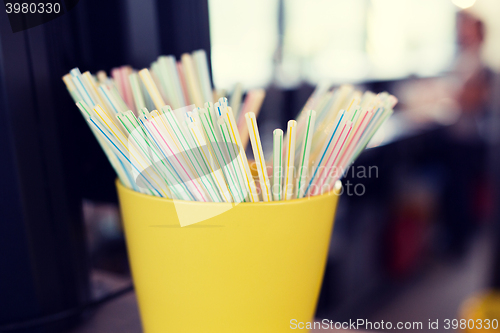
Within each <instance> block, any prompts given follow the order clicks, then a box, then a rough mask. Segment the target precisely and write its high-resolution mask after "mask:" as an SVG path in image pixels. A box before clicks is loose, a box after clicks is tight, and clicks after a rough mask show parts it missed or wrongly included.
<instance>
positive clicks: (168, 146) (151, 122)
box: [148, 119, 207, 202]
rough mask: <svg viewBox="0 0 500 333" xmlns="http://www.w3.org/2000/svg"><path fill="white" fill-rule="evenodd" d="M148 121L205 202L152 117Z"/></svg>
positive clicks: (205, 200)
mask: <svg viewBox="0 0 500 333" xmlns="http://www.w3.org/2000/svg"><path fill="white" fill-rule="evenodd" d="M148 123H150V124H151V125H153V127H154V129H155V130H156V132H157V133H158V135H159V136H160V138H161V139H162V140H163V142H164V143H165V145H166V146H167V148H168V150H170V153H171V154H172V156H173V157H174V158H175V160H176V161H177V163H178V164H179V165H180V166H181V168H182V170H183V171H184V173H185V174H186V176H188V178H189V180H190V181H191V183H192V184H193V185H194V187H195V188H196V191H197V192H198V193H199V194H200V196H201V198H202V199H203V201H204V202H207V199H206V198H205V196H204V195H203V193H202V192H201V191H200V189H199V188H198V186H197V185H196V182H195V181H194V180H193V179H192V178H191V176H190V175H189V173H188V172H187V171H186V169H184V166H183V165H182V163H181V161H179V159H178V158H177V156H176V155H175V154H174V151H173V150H172V148H170V145H169V144H168V143H167V141H166V140H165V138H164V137H163V135H162V134H161V133H160V131H159V130H158V128H157V127H156V125H155V124H154V122H153V121H152V119H148Z"/></svg>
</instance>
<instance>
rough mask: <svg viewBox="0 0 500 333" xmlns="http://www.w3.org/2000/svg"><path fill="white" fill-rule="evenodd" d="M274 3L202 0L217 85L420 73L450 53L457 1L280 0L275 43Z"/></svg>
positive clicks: (438, 66)
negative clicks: (280, 28)
mask: <svg viewBox="0 0 500 333" xmlns="http://www.w3.org/2000/svg"><path fill="white" fill-rule="evenodd" d="M454 1H464V2H465V1H466V0H454ZM278 4H279V0H254V1H234V0H233V1H231V0H209V6H210V7H209V9H210V29H211V31H210V34H211V43H212V65H213V66H212V67H213V76H214V82H215V84H216V87H218V88H232V86H233V85H234V84H235V83H236V82H241V83H242V84H243V85H244V86H245V87H246V88H250V87H255V86H265V85H267V84H269V83H270V82H271V81H272V80H273V79H274V80H276V82H277V83H278V84H280V85H281V86H283V87H292V86H295V85H297V84H299V83H300V82H301V81H304V80H306V81H308V82H310V83H313V84H314V83H317V82H319V81H321V80H323V79H327V80H330V81H331V82H332V83H344V82H361V81H367V80H392V79H399V78H403V77H406V76H408V75H418V76H424V77H426V76H434V75H438V74H440V73H442V72H444V71H445V70H447V69H448V68H449V67H450V65H451V63H452V61H453V58H454V54H455V15H456V11H457V7H456V6H454V5H453V3H452V2H451V1H450V0H349V1H346V0H308V1H304V0H282V8H283V18H284V22H283V39H282V42H283V45H281V49H280V48H279V47H280V45H278V43H279V38H278V37H279V36H278V34H279V32H278V25H279V22H278V17H279V13H278V10H279V6H278ZM276 51H280V52H279V53H276ZM275 54H276V55H279V56H280V57H279V58H276V59H279V60H280V62H279V63H275V62H274V60H273V59H275ZM275 64H277V65H278V66H277V68H274V65H275Z"/></svg>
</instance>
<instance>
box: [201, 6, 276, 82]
mask: <svg viewBox="0 0 500 333" xmlns="http://www.w3.org/2000/svg"><path fill="white" fill-rule="evenodd" d="M209 15H210V39H211V48H212V51H211V56H212V70H213V80H214V84H215V86H216V87H217V88H223V89H231V88H232V87H233V86H234V85H235V84H236V83H238V82H241V83H242V84H243V86H244V87H245V88H252V87H262V86H266V85H268V84H269V82H270V81H271V79H272V73H273V59H274V52H275V50H276V45H277V44H278V22H277V20H278V0H252V1H234V0H210V1H209Z"/></svg>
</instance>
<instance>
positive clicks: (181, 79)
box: [175, 61, 194, 106]
mask: <svg viewBox="0 0 500 333" xmlns="http://www.w3.org/2000/svg"><path fill="white" fill-rule="evenodd" d="M175 68H176V69H177V75H178V76H179V82H180V86H181V91H182V96H184V101H185V104H184V106H186V105H190V104H193V103H194V101H193V100H191V97H190V96H189V92H188V87H187V82H186V73H185V72H184V68H183V66H182V63H181V62H180V61H177V62H176V64H175Z"/></svg>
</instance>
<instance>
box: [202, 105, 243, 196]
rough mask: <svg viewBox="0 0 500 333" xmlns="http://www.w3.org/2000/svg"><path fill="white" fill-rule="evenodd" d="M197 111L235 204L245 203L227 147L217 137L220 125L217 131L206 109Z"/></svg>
mask: <svg viewBox="0 0 500 333" xmlns="http://www.w3.org/2000/svg"><path fill="white" fill-rule="evenodd" d="M197 111H198V112H199V113H198V115H199V118H200V121H201V124H202V127H203V132H204V133H205V136H206V138H207V142H208V144H209V147H210V150H211V152H212V154H213V156H215V162H216V163H217V168H220V169H222V170H223V172H224V175H225V178H226V183H227V185H228V187H229V191H230V193H231V197H232V198H233V201H234V202H242V201H244V199H245V196H244V195H242V193H241V189H240V187H239V185H238V184H237V179H236V175H235V173H233V165H232V164H231V163H230V162H231V161H230V160H229V158H228V157H227V155H226V154H225V153H224V151H223V150H224V149H225V147H223V146H222V145H223V141H222V140H221V139H219V138H217V136H216V133H217V132H218V125H217V129H216V127H214V125H213V123H212V121H211V119H210V115H209V112H208V111H207V110H206V109H200V108H198V109H197Z"/></svg>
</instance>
